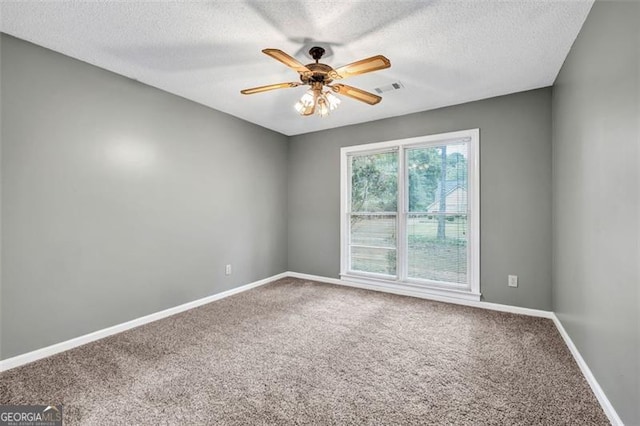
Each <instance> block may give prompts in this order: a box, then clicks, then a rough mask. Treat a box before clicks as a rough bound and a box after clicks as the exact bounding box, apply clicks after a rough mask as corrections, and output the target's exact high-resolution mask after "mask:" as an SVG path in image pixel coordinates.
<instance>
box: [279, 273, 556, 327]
mask: <svg viewBox="0 0 640 426" xmlns="http://www.w3.org/2000/svg"><path fill="white" fill-rule="evenodd" d="M287 275H288V276H290V277H295V278H300V279H303V280H310V281H319V282H323V283H329V284H337V285H343V286H347V287H355V288H363V289H365V290H374V291H382V292H385V293H393V294H399V295H402V296H411V297H418V298H420V299H428V300H435V301H437V302H446V303H454V304H456V305H464V306H472V307H475V308H483V309H490V310H492V311H500V312H510V313H513V314H520V315H529V316H532V317H542V318H550V319H551V318H553V312H550V311H543V310H540V309H531V308H522V307H520V306H511V305H501V304H499V303H491V302H483V301H479V300H466V299H458V298H455V297H447V296H440V295H434V294H425V293H424V292H421V291H417V290H412V289H406V288H392V287H389V286H378V285H372V284H365V283H361V282H354V281H346V280H341V279H338V278H328V277H322V276H318V275H309V274H301V273H299V272H291V271H290V272H287Z"/></svg>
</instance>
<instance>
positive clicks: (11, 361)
mask: <svg viewBox="0 0 640 426" xmlns="http://www.w3.org/2000/svg"><path fill="white" fill-rule="evenodd" d="M286 277H292V278H300V279H304V280H310V281H318V282H324V283H328V284H337V285H342V286H348V287H356V288H362V289H366V290H373V291H383V292H386V293H393V294H399V295H403V296H412V297H418V298H421V299H429V300H435V301H438V302H446V303H453V304H457V305H464V306H472V307H476V308H482V309H490V310H494V311H501V312H510V313H514V314H520V315H529V316H534V317H543V318H549V319H551V320H553V322H554V324H555V325H556V327H557V329H558V331H559V332H560V335H561V336H562V338H563V339H564V341H565V343H566V344H567V346H568V347H569V350H570V351H571V354H572V355H573V357H574V359H575V360H576V362H577V363H578V366H579V367H580V370H581V371H582V374H583V375H584V377H585V379H586V380H587V382H588V383H589V386H591V389H592V391H593V393H594V394H595V396H596V398H597V399H598V402H600V405H601V406H602V409H603V410H604V412H605V414H606V415H607V417H608V418H609V421H610V422H611V424H612V425H614V426H624V424H623V423H622V420H620V417H619V416H618V414H617V413H616V410H615V409H614V408H613V405H611V402H610V401H609V399H608V398H607V396H606V395H605V393H604V391H603V390H602V388H601V387H600V385H599V384H598V382H597V380H596V379H595V377H594V376H593V373H592V372H591V369H589V366H588V365H587V363H586V362H585V360H584V359H583V358H582V355H580V352H579V351H578V349H577V348H576V346H575V344H574V343H573V341H572V340H571V337H569V334H568V333H567V331H566V330H565V329H564V327H563V326H562V323H561V322H560V320H559V319H558V317H557V316H556V315H555V313H553V312H550V311H543V310H539V309H530V308H522V307H519V306H510V305H501V304H498V303H490V302H483V301H475V300H464V299H456V298H452V297H446V296H437V295H425V294H424V293H421V292H416V291H411V290H407V289H393V288H388V287H379V286H374V285H369V284H364V283H356V282H350V281H345V280H341V279H337V278H328V277H322V276H319V275H310V274H302V273H299V272H291V271H289V272H283V273H281V274H277V275H273V276H271V277H268V278H265V279H262V280H259V281H255V282H252V283H249V284H246V285H243V286H241V287H237V288H233V289H231V290H227V291H223V292H222V293H217V294H214V295H211V296H207V297H204V298H202V299H198V300H194V301H192V302H188V303H184V304H182V305H179V306H175V307H173V308H169V309H165V310H163V311H160V312H156V313H153V314H150V315H146V316H144V317H140V318H136V319H134V320H131V321H127V322H125V323H122V324H118V325H114V326H113V327H109V328H105V329H102V330H98V331H95V332H93V333H89V334H85V335H84V336H79V337H76V338H74V339H71V340H67V341H64V342H60V343H56V344H55V345H51V346H47V347H45V348H42V349H37V350H35V351H32V352H28V353H26V354H22V355H18V356H15V357H13V358H8V359H5V360H2V361H0V372H2V371H6V370H9V369H12V368H15V367H19V366H21V365H25V364H28V363H30V362H34V361H37V360H39V359H42V358H46V357H49V356H51V355H55V354H57V353H60V352H64V351H68V350H69V349H73V348H76V347H78V346H82V345H85V344H87V343H90V342H93V341H96V340H99V339H103V338H105V337H108V336H111V335H114V334H117V333H121V332H123V331H126V330H129V329H132V328H134V327H139V326H141V325H144V324H148V323H150V322H153V321H157V320H159V319H162V318H166V317H169V316H171V315H175V314H178V313H180V312H184V311H186V310H189V309H193V308H196V307H198V306H202V305H205V304H207V303H211V302H214V301H216V300H220V299H224V298H225V297H229V296H232V295H234V294H238V293H241V292H243V291H247V290H251V289H252V288H256V287H259V286H261V285H264V284H268V283H270V282H272V281H276V280H279V279H281V278H286Z"/></svg>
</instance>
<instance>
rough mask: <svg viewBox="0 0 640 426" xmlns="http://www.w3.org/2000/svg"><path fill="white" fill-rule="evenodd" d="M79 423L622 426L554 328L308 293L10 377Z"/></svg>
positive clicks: (251, 301)
mask: <svg viewBox="0 0 640 426" xmlns="http://www.w3.org/2000/svg"><path fill="white" fill-rule="evenodd" d="M0 403H2V404H18V403H23V404H24V403H37V404H54V403H55V404H59V403H61V404H64V417H65V424H67V425H74V424H91V425H92V424H129V425H134V424H153V425H156V424H251V425H262V424H318V425H321V424H403V425H407V424H452V425H453V424H455V425H486V424H495V425H498V424H500V425H502V424H507V425H533V424H544V425H557V424H573V425H586V424H608V422H607V419H606V417H605V415H604V413H603V412H602V410H601V408H600V406H599V405H598V402H597V401H596V399H595V397H594V396H593V394H592V392H591V390H590V388H589V386H588V384H587V383H586V381H585V379H584V378H583V376H582V375H581V373H580V370H579V369H578V366H577V365H576V363H575V362H574V360H573V358H572V357H571V354H570V353H569V350H568V349H567V347H566V346H565V344H564V343H563V341H562V338H561V337H560V335H559V334H558V332H557V330H556V329H555V327H554V325H553V323H552V322H551V321H550V320H547V319H541V318H533V317H526V316H518V315H513V314H507V313H500V312H494V311H486V310H481V309H475V308H468V307H463V306H457V305H450V304H445V303H438V302H431V301H426V300H421V299H414V298H410V297H402V296H395V295H390V294H384V293H376V292H370V291H365V290H358V289H351V288H344V287H338V286H333V285H328V284H320V283H314V282H309V281H302V280H298V279H291V278H287V279H283V280H280V281H277V282H275V283H272V284H269V285H266V286H263V287H260V288H257V289H254V290H251V291H248V292H245V293H242V294H239V295H236V296H232V297H230V298H227V299H223V300H220V301H217V302H214V303H211V304H208V305H205V306H203V307H200V308H197V309H194V310H191V311H188V312H184V313H181V314H178V315H175V316H173V317H170V318H166V319H163V320H160V321H157V322H154V323H151V324H148V325H145V326H142V327H139V328H136V329H133V330H130V331H127V332H124V333H121V334H118V335H115V336H112V337H109V338H106V339H103V340H100V341H97V342H94V343H91V344H88V345H85V346H82V347H80V348H77V349H74V350H72V351H68V352H65V353H62V354H59V355H56V356H53V357H51V358H48V359H44V360H41V361H38V362H35V363H32V364H29V365H26V366H23V367H20V368H17V369H14V370H10V371H8V372H5V373H3V374H1V375H0Z"/></svg>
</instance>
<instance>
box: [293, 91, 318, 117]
mask: <svg viewBox="0 0 640 426" xmlns="http://www.w3.org/2000/svg"><path fill="white" fill-rule="evenodd" d="M314 104H315V96H314V94H313V90H307V91H306V92H304V95H302V97H301V98H300V100H299V101H298V102H296V104H295V105H294V108H295V109H296V111H298V112H299V113H300V115H309V114H311V113H312V111H313V106H314Z"/></svg>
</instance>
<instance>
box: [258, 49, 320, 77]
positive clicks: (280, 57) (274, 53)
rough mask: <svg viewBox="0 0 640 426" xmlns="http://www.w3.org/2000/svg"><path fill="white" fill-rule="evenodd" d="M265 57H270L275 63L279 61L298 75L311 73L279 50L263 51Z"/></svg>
mask: <svg viewBox="0 0 640 426" xmlns="http://www.w3.org/2000/svg"><path fill="white" fill-rule="evenodd" d="M262 53H264V54H265V55H269V56H271V57H272V58H273V59H275V60H276V61H280V62H282V63H283V64H285V65H286V66H288V67H289V68H292V69H294V70H296V71H297V72H299V73H300V74H305V73H309V74H310V73H311V70H310V69H309V68H307V67H305V66H304V65H302V64H301V63H300V62H299V61H298V60H297V59H296V58H294V57H293V56H290V55H288V54H286V53H284V52H283V51H282V50H280V49H264V50H263V51H262Z"/></svg>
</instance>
